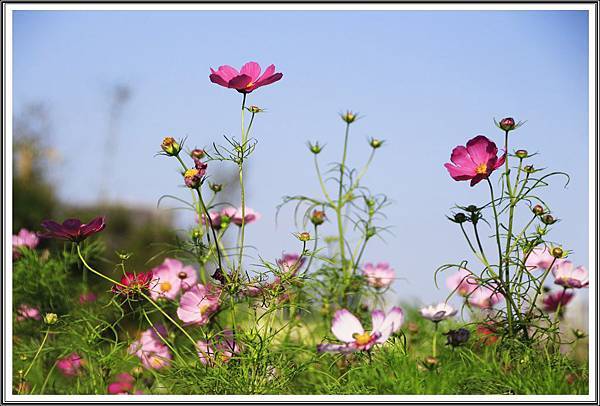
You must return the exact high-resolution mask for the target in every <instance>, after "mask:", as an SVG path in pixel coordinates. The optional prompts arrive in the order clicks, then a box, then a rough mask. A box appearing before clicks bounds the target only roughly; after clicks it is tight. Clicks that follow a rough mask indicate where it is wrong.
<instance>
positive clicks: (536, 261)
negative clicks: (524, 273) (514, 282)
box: [525, 246, 565, 271]
mask: <svg viewBox="0 0 600 406" xmlns="http://www.w3.org/2000/svg"><path fill="white" fill-rule="evenodd" d="M564 261H565V260H564V259H556V260H555V258H554V257H553V256H552V254H551V253H550V250H549V249H548V247H545V246H544V247H535V248H534V249H533V250H531V253H530V254H529V256H528V257H527V260H526V261H525V267H526V268H527V269H528V270H530V271H532V270H534V269H544V270H546V269H548V268H550V265H552V262H554V265H558V264H560V263H561V262H564Z"/></svg>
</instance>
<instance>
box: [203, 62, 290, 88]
mask: <svg viewBox="0 0 600 406" xmlns="http://www.w3.org/2000/svg"><path fill="white" fill-rule="evenodd" d="M210 72H211V74H210V76H209V78H210V81H211V82H213V83H216V84H218V85H221V86H223V87H228V88H230V89H235V90H237V91H238V92H240V93H250V92H252V91H253V90H255V89H258V88H259V87H261V86H266V85H270V84H271V83H274V82H277V81H278V80H280V79H281V78H282V77H283V74H282V73H275V65H269V66H268V67H267V69H265V72H264V73H263V74H262V76H261V75H260V65H259V64H258V63H256V62H248V63H246V64H245V65H244V66H242V69H240V71H239V72H238V71H237V70H236V69H235V68H232V67H231V66H229V65H223V66H219V69H218V70H216V71H215V70H214V69H213V68H210Z"/></svg>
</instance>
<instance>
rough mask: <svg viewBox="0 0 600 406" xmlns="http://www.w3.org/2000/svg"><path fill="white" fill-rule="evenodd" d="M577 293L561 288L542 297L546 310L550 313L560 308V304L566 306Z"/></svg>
mask: <svg viewBox="0 0 600 406" xmlns="http://www.w3.org/2000/svg"><path fill="white" fill-rule="evenodd" d="M573 296H575V294H574V293H573V292H569V291H567V290H564V289H562V290H559V291H555V292H550V293H548V294H547V295H546V296H544V298H543V299H542V303H543V304H544V310H545V311H547V312H548V313H552V312H555V311H556V310H557V309H558V305H559V304H560V306H561V307H562V308H564V307H565V306H566V305H567V304H569V302H570V301H571V299H573Z"/></svg>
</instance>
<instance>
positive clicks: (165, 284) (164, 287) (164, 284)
mask: <svg viewBox="0 0 600 406" xmlns="http://www.w3.org/2000/svg"><path fill="white" fill-rule="evenodd" d="M172 287H173V285H171V282H162V283H161V284H160V290H161V291H162V292H168V291H170V290H171V288H172Z"/></svg>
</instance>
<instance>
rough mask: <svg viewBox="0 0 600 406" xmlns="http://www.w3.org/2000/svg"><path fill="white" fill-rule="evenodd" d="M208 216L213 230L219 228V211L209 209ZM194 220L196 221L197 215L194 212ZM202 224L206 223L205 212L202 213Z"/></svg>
mask: <svg viewBox="0 0 600 406" xmlns="http://www.w3.org/2000/svg"><path fill="white" fill-rule="evenodd" d="M208 215H209V216H210V223H212V227H213V228H214V229H215V230H219V229H220V228H221V213H219V212H218V211H214V210H211V211H209V212H208ZM196 222H198V215H197V214H196ZM202 224H206V214H204V213H202Z"/></svg>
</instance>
